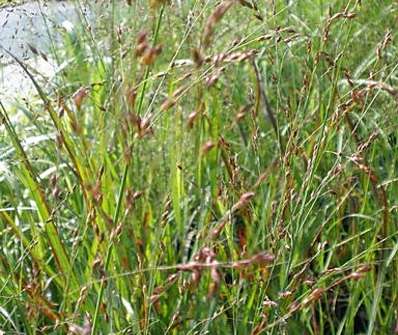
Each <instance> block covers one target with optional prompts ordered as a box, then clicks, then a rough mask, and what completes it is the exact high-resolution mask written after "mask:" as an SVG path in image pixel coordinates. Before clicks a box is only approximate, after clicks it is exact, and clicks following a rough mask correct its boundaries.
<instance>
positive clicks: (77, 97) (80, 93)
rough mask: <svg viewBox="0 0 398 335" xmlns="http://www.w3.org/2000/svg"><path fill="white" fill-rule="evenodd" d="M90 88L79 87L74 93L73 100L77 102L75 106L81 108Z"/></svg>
mask: <svg viewBox="0 0 398 335" xmlns="http://www.w3.org/2000/svg"><path fill="white" fill-rule="evenodd" d="M87 94H88V90H87V89H86V88H85V87H81V88H79V89H78V90H77V91H76V92H75V93H74V94H73V97H72V98H73V102H74V103H75V106H76V108H77V109H80V107H81V105H82V103H83V100H84V98H85V97H86V96H87Z"/></svg>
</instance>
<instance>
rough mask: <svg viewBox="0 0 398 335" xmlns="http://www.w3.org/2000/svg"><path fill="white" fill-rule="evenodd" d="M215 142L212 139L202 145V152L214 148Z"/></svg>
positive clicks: (205, 152) (204, 152)
mask: <svg viewBox="0 0 398 335" xmlns="http://www.w3.org/2000/svg"><path fill="white" fill-rule="evenodd" d="M214 146H215V144H214V143H213V142H212V141H207V142H206V143H205V144H203V146H202V153H203V154H207V153H208V152H209V151H210V150H211V149H213V148H214Z"/></svg>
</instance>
